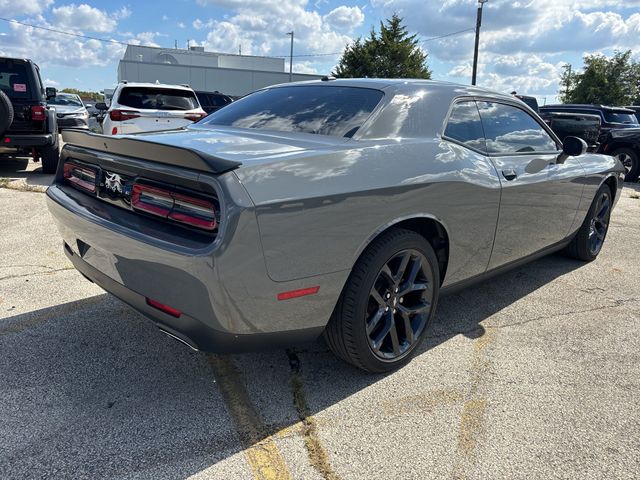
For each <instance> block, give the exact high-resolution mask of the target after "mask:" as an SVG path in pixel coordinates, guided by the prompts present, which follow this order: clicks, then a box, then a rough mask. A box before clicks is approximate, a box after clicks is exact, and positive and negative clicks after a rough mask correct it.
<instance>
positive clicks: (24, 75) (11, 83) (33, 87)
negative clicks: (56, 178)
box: [0, 57, 60, 173]
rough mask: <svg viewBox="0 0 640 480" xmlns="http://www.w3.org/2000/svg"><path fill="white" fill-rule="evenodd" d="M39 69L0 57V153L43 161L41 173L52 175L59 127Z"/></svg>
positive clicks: (51, 94)
mask: <svg viewBox="0 0 640 480" xmlns="http://www.w3.org/2000/svg"><path fill="white" fill-rule="evenodd" d="M55 96H56V90H55V88H47V89H45V88H44V87H43V85H42V79H41V78H40V69H39V68H38V66H37V65H36V64H35V63H33V62H32V61H31V60H27V59H23V58H7V57H0V154H2V153H23V154H27V155H33V159H34V161H38V160H40V159H42V171H43V172H45V173H54V172H55V171H56V168H57V166H58V160H59V159H60V143H59V140H58V124H57V122H56V115H55V112H54V110H53V109H51V108H49V107H48V106H47V100H48V99H50V98H53V97H55Z"/></svg>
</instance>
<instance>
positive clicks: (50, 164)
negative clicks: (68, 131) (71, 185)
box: [40, 133, 60, 173]
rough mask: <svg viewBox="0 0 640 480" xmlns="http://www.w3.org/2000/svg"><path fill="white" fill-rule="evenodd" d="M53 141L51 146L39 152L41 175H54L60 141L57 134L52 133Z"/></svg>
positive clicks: (58, 156) (58, 158)
mask: <svg viewBox="0 0 640 480" xmlns="http://www.w3.org/2000/svg"><path fill="white" fill-rule="evenodd" d="M54 135H55V141H54V143H53V145H50V146H48V147H45V148H43V149H41V150H40V160H41V161H42V172H43V173H56V170H57V168H58V163H59V162H60V140H59V137H58V134H57V133H54Z"/></svg>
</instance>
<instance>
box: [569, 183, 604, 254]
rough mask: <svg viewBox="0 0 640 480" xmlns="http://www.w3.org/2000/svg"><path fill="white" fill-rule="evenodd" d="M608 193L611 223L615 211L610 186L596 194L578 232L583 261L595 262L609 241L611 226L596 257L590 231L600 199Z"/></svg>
mask: <svg viewBox="0 0 640 480" xmlns="http://www.w3.org/2000/svg"><path fill="white" fill-rule="evenodd" d="M605 191H606V192H607V193H608V194H609V200H610V201H611V207H610V210H609V223H610V222H611V209H613V194H612V193H611V189H610V188H609V186H608V185H602V186H601V187H600V188H599V189H598V192H597V193H596V195H595V197H594V199H593V202H592V203H591V207H590V208H589V213H588V214H587V217H586V218H585V219H584V222H583V223H582V226H581V227H580V230H579V231H578V235H577V238H576V241H577V245H576V247H577V254H578V257H579V258H580V259H581V260H585V261H592V260H595V259H596V258H597V257H598V255H599V254H600V252H601V251H602V248H603V247H604V242H605V240H606V239H607V234H608V233H609V226H608V225H607V231H606V232H605V233H604V238H603V239H602V247H600V250H599V251H598V252H597V253H596V254H595V255H594V254H593V253H592V252H591V250H590V248H589V231H590V229H591V220H592V219H593V217H594V215H595V213H596V205H597V204H598V199H599V198H600V196H601V195H602V194H603V192H605Z"/></svg>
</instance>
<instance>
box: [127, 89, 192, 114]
mask: <svg viewBox="0 0 640 480" xmlns="http://www.w3.org/2000/svg"><path fill="white" fill-rule="evenodd" d="M118 103H119V104H120V105H124V106H125V107H131V108H149V109H153V110H193V109H194V108H198V100H197V99H196V95H195V93H193V92H190V91H188V90H177V89H176V90H173V89H171V88H149V87H125V88H123V89H122V91H121V92H120V97H119V98H118Z"/></svg>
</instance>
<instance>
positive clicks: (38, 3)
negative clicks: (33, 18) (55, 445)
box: [0, 0, 53, 17]
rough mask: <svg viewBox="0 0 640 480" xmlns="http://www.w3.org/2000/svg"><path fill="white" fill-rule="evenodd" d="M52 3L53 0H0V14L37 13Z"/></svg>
mask: <svg viewBox="0 0 640 480" xmlns="http://www.w3.org/2000/svg"><path fill="white" fill-rule="evenodd" d="M52 4H53V0H20V1H15V0H0V14H1V15H3V16H11V17H17V16H19V15H39V14H41V13H42V12H44V11H46V10H47V9H48V8H49V7H50V6H51V5H52Z"/></svg>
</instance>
